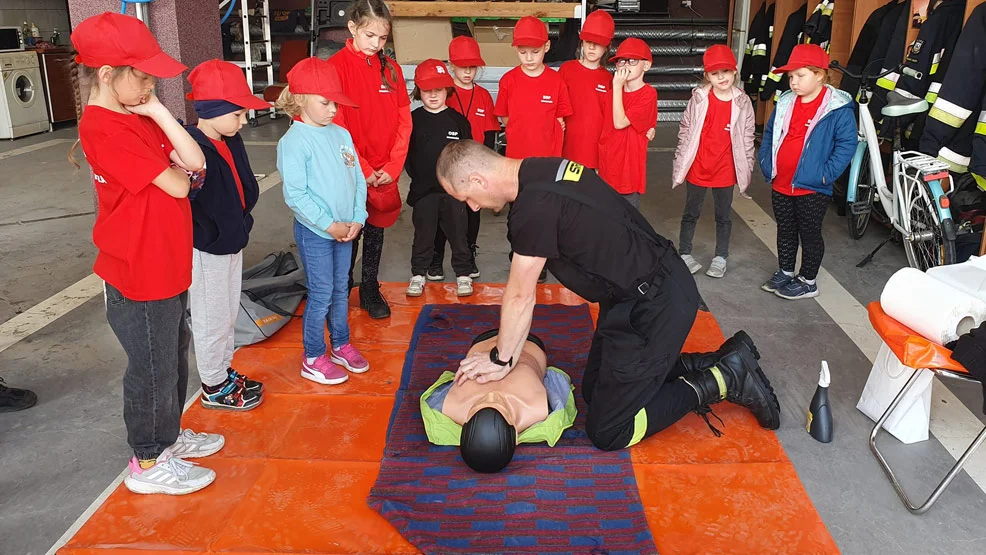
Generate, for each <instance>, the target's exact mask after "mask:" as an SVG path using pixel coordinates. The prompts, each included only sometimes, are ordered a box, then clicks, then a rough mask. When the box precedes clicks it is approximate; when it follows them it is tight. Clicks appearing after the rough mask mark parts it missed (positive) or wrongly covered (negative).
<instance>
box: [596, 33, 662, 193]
mask: <svg viewBox="0 0 986 555" xmlns="http://www.w3.org/2000/svg"><path fill="white" fill-rule="evenodd" d="M651 60H652V58H651V53H650V47H649V46H647V43H646V42H644V41H642V40H640V39H638V38H629V39H626V40H624V41H623V42H622V43H621V44H620V47H619V48H617V49H616V54H615V55H614V56H613V57H612V58H610V59H609V61H610V62H613V63H614V64H616V73H615V74H614V75H613V90H612V92H611V93H610V94H609V95H607V97H606V99H605V100H604V101H603V113H604V114H605V117H604V120H603V132H602V137H601V138H600V140H599V177H601V178H603V180H604V181H606V183H609V184H610V186H612V187H613V188H614V189H616V192H618V193H620V194H621V195H623V196H624V197H625V198H626V199H627V200H628V201H629V202H630V204H632V205H633V206H634V208H637V209H638V210H639V209H640V195H641V194H643V193H644V191H645V190H646V188H647V141H648V139H647V131H648V130H649V129H651V128H653V127H654V126H655V125H657V91H655V90H654V88H653V87H651V86H650V85H648V84H647V83H645V82H644V74H645V73H646V72H647V70H648V69H650V66H651Z"/></svg>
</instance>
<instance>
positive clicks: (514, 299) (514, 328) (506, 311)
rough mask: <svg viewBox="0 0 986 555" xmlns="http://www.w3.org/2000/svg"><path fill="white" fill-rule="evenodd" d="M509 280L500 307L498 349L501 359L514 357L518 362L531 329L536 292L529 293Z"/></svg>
mask: <svg viewBox="0 0 986 555" xmlns="http://www.w3.org/2000/svg"><path fill="white" fill-rule="evenodd" d="M519 289H520V287H516V286H512V285H511V283H510V282H509V281H508V282H507V287H506V290H505V291H504V292H503V305H502V306H501V308H500V333H499V335H498V336H497V341H496V349H497V351H498V352H499V353H500V360H502V361H505V360H508V359H509V358H511V357H512V358H513V361H514V363H515V364H516V362H517V359H518V358H519V357H520V353H521V351H522V350H523V349H524V342H525V341H526V340H527V334H528V332H530V331H531V319H532V318H533V317H534V304H535V301H536V297H535V295H534V294H527V293H524V292H522V291H520V290H519Z"/></svg>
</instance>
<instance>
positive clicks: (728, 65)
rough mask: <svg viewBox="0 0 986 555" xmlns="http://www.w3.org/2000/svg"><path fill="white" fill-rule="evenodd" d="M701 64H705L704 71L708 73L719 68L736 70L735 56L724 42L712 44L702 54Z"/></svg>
mask: <svg viewBox="0 0 986 555" xmlns="http://www.w3.org/2000/svg"><path fill="white" fill-rule="evenodd" d="M702 65H703V66H705V71H706V72H708V73H712V72H713V71H719V70H720V69H731V70H733V71H736V56H734V55H733V51H732V50H730V49H729V47H728V46H726V45H725V44H713V45H712V46H710V47H709V48H708V50H706V51H705V54H703V55H702Z"/></svg>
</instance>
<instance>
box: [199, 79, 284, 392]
mask: <svg viewBox="0 0 986 555" xmlns="http://www.w3.org/2000/svg"><path fill="white" fill-rule="evenodd" d="M188 81H189V83H191V84H192V92H191V93H189V95H188V99H189V100H193V101H195V105H194V106H195V113H196V114H197V115H198V116H199V121H198V124H197V125H195V126H188V127H186V129H187V130H188V133H189V134H190V135H191V136H192V138H193V139H195V142H197V143H198V145H199V148H201V149H202V153H203V154H204V155H205V159H206V167H207V168H209V171H208V172H207V173H206V176H205V183H204V184H203V186H202V188H201V189H199V190H197V191H195V194H194V196H192V197H191V198H192V224H193V226H192V230H193V233H192V235H193V240H194V246H195V248H194V250H193V251H192V286H191V287H190V288H189V290H188V302H189V306H190V308H191V310H192V337H194V338H195V362H196V366H197V367H198V370H199V378H200V379H201V381H202V398H201V403H202V406H204V407H206V408H215V409H225V410H234V411H244V410H250V409H252V408H255V407H257V406H258V405H260V403H261V401H262V399H263V384H262V383H260V382H258V381H255V380H251V379H248V378H247V377H246V376H244V375H242V374H239V373H238V372H236V370H233V367H232V363H233V348H234V346H235V345H234V341H233V340H234V337H235V324H236V317H237V315H238V314H239V310H240V290H241V286H242V279H243V249H244V248H245V247H246V245H247V242H248V241H249V239H250V229H251V228H253V216H251V215H250V211H251V210H253V207H254V206H255V205H256V204H257V199H258V198H259V197H260V187H259V186H258V185H257V179H256V178H255V177H254V176H253V169H252V168H251V167H250V159H249V158H248V157H247V152H246V148H245V147H244V146H243V139H242V138H241V137H240V133H239V131H240V129H241V128H242V127H243V124H245V123H246V114H247V112H248V111H249V110H251V109H252V110H264V109H267V108H269V107H270V106H269V105H268V104H267V102H265V101H264V100H263V99H260V98H257V97H256V96H254V95H253V94H252V93H251V91H250V87H249V85H248V84H247V81H246V77H244V75H243V70H241V69H240V68H238V67H236V65H234V64H232V63H230V62H224V61H222V60H209V61H207V62H203V63H201V64H199V65H198V67H196V68H195V69H193V70H192V72H191V74H189V76H188Z"/></svg>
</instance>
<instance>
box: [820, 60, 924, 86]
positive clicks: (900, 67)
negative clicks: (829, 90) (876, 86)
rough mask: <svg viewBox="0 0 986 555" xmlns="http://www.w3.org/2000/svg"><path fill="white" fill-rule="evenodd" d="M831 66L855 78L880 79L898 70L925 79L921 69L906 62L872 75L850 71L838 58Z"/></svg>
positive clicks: (909, 75) (915, 77)
mask: <svg viewBox="0 0 986 555" xmlns="http://www.w3.org/2000/svg"><path fill="white" fill-rule="evenodd" d="M829 67H830V68H831V69H834V70H836V71H840V72H842V73H844V74H845V75H848V76H849V77H853V78H856V79H859V80H867V81H871V80H874V79H879V78H881V77H886V76H887V75H890V74H891V73H894V72H897V71H900V72H901V73H903V74H904V75H907V76H908V77H913V78H914V79H917V80H918V81H920V80H921V79H924V74H923V73H921V72H920V71H917V70H915V69H911V68H909V67H905V66H904V64H899V65H897V67H894V68H892V69H888V70H886V71H883V72H881V73H877V74H871V75H864V74H862V73H853V72H851V71H849V70H848V69H846V68H845V67H844V66H842V65H841V64H839V62H838V61H837V60H832V63H831V65H829Z"/></svg>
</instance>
